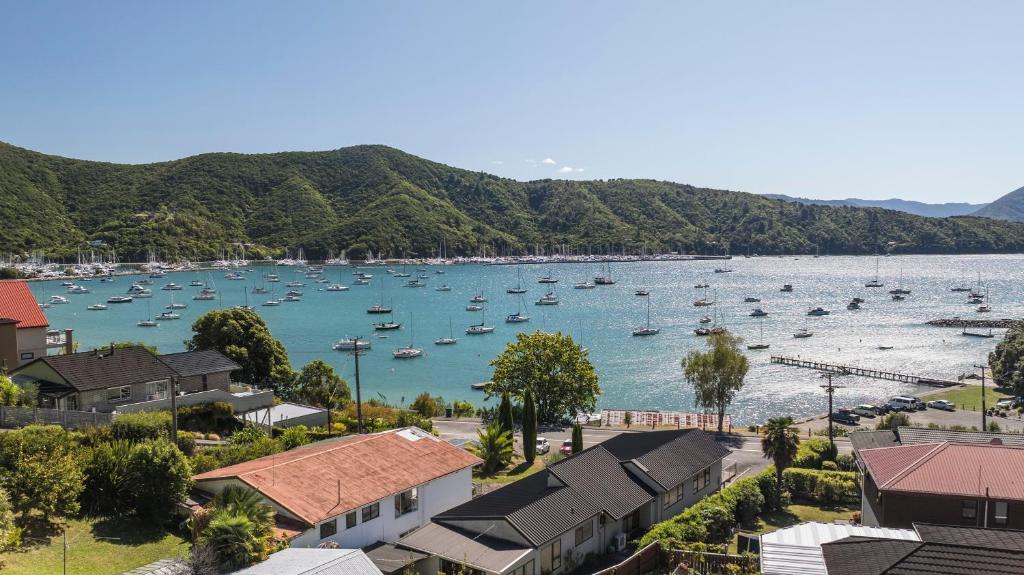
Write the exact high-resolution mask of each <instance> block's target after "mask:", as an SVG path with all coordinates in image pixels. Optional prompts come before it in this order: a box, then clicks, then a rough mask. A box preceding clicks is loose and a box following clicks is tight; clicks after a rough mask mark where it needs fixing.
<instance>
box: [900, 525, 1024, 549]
mask: <svg viewBox="0 0 1024 575" xmlns="http://www.w3.org/2000/svg"><path fill="white" fill-rule="evenodd" d="M914 529H916V530H917V534H918V535H919V536H920V537H921V541H924V542H925V543H944V544H949V545H967V546H973V547H989V548H992V549H1007V550H1010V551H1024V531H1018V530H1016V529H992V528H984V527H968V526H959V525H933V524H931V523H915V524H914Z"/></svg>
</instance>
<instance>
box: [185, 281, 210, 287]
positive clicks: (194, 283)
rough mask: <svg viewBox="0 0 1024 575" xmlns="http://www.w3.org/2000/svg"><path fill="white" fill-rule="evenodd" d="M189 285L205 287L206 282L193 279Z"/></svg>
mask: <svg viewBox="0 0 1024 575" xmlns="http://www.w3.org/2000/svg"><path fill="white" fill-rule="evenodd" d="M188 285H190V286H192V287H203V286H204V285H206V284H204V283H203V282H201V281H200V280H192V281H190V282H188Z"/></svg>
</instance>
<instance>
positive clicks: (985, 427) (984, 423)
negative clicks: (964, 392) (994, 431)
mask: <svg viewBox="0 0 1024 575" xmlns="http://www.w3.org/2000/svg"><path fill="white" fill-rule="evenodd" d="M974 367H976V368H978V369H980V370H981V430H982V431H983V432H984V431H988V422H987V421H986V419H985V370H986V369H988V367H987V366H984V365H975V366H974Z"/></svg>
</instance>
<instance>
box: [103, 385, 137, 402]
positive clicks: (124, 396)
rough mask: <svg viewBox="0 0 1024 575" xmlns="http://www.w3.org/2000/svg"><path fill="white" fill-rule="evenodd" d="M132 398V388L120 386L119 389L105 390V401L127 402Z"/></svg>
mask: <svg viewBox="0 0 1024 575" xmlns="http://www.w3.org/2000/svg"><path fill="white" fill-rule="evenodd" d="M131 398H132V386H130V385H122V386H121V387H111V388H108V389H107V401H109V402H111V403H114V402H116V401H128V400H129V399H131Z"/></svg>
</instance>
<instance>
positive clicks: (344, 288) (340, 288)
mask: <svg viewBox="0 0 1024 575" xmlns="http://www.w3.org/2000/svg"><path fill="white" fill-rule="evenodd" d="M324 289H325V290H326V291H348V286H344V285H341V284H331V285H329V286H327V287H326V288H324Z"/></svg>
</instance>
